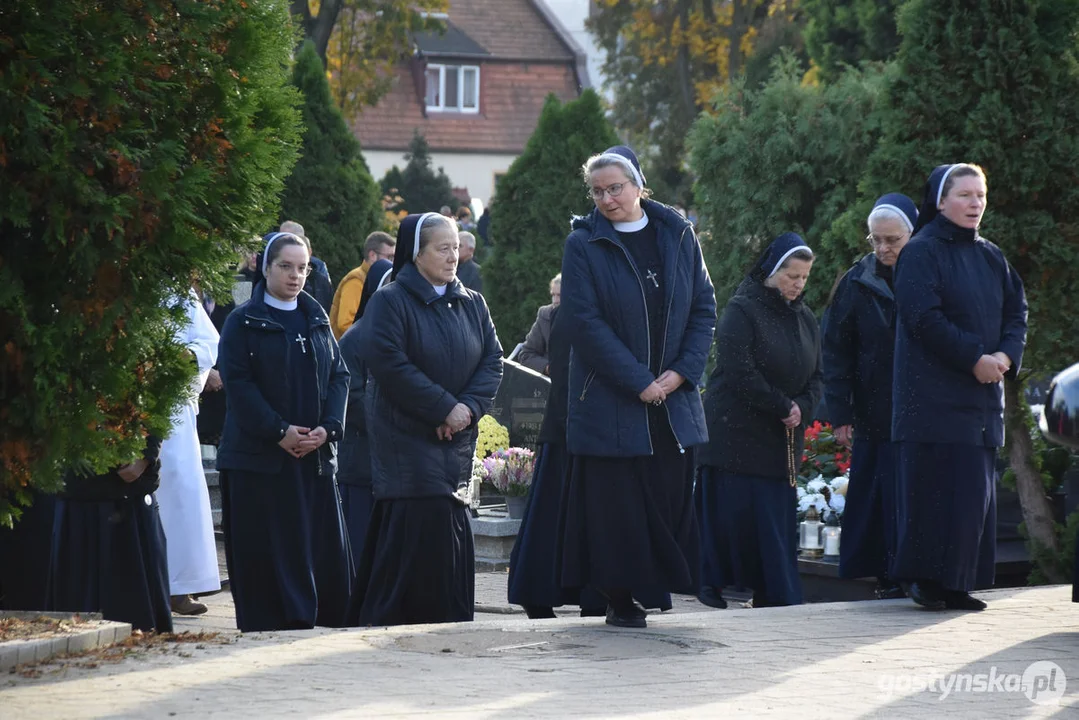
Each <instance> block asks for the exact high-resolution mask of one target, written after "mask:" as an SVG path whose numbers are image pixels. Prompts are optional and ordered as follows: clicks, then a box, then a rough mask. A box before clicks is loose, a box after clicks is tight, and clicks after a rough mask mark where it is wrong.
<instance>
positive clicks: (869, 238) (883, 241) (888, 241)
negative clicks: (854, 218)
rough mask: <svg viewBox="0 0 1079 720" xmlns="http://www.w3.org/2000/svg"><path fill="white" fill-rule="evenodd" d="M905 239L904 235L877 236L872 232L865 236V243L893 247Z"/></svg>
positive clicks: (880, 246)
mask: <svg viewBox="0 0 1079 720" xmlns="http://www.w3.org/2000/svg"><path fill="white" fill-rule="evenodd" d="M906 239H907V236H906V235H892V236H891V237H878V236H876V235H874V234H873V233H869V234H868V235H866V236H865V240H866V242H867V243H869V244H870V245H872V246H873V247H875V248H882V247H887V248H895V247H898V246H899V245H900V244H902V242H903V241H904V240H906Z"/></svg>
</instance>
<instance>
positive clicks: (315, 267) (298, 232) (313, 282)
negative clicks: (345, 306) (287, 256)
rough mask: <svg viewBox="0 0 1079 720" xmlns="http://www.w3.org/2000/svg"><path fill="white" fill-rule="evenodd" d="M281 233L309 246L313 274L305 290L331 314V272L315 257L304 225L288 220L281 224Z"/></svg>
mask: <svg viewBox="0 0 1079 720" xmlns="http://www.w3.org/2000/svg"><path fill="white" fill-rule="evenodd" d="M280 232H283V233H291V234H293V235H295V236H296V237H298V238H300V240H302V241H303V243H304V245H306V246H307V252H308V253H310V254H311V268H312V272H311V277H310V278H308V281H307V283H306V284H305V289H306V290H307V293H308V294H309V295H310V296H311V297H313V298H315V300H318V304H319V305H321V306H322V309H323V310H324V311H326V312H330V309H331V308H332V307H333V281H332V280H330V271H329V270H328V269H327V268H326V263H324V262H322V261H321V260H319V259H318V258H317V257H315V250H314V248H313V247H312V245H311V239H310V238H308V237H307V235H305V234H304V231H303V225H301V224H300V223H298V222H293V221H292V220H286V221H285V222H283V223H281V227H280Z"/></svg>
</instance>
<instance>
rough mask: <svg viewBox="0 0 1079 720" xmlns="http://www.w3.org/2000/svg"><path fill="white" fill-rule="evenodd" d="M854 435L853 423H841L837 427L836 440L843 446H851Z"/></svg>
mask: <svg viewBox="0 0 1079 720" xmlns="http://www.w3.org/2000/svg"><path fill="white" fill-rule="evenodd" d="M853 437H854V426H853V425H840V426H839V427H837V428H836V429H835V441H836V442H837V443H839V444H840V445H842V446H843V447H850V446H851V443H852V438H853Z"/></svg>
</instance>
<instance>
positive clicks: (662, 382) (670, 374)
mask: <svg viewBox="0 0 1079 720" xmlns="http://www.w3.org/2000/svg"><path fill="white" fill-rule="evenodd" d="M685 381H686V379H685V378H684V377H682V376H681V375H679V374H678V373H676V372H675V371H674V370H667V371H665V372H664V373H663V374H662V375H660V376H659V377H658V378H656V379H655V380H653V381H652V383H651V384H650V385H649V386H648V387H646V388H645V389H644V390H642V391H641V394H640V395H639V397H640V398H641V402H643V403H650V404H652V405H662V404H663V403H664V402H666V400H667V396H668V395H670V394H671V393H673V392H674V391H675V390H677V389H678V388H680V387H681V386H682V383H684V382H685Z"/></svg>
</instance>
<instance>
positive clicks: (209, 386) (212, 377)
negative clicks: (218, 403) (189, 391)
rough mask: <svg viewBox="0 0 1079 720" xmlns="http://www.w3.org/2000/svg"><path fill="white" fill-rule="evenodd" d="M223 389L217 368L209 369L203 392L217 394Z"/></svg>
mask: <svg viewBox="0 0 1079 720" xmlns="http://www.w3.org/2000/svg"><path fill="white" fill-rule="evenodd" d="M223 387H224V385H223V384H222V382H221V373H219V372H218V371H217V368H210V374H209V375H207V376H206V385H205V386H204V387H203V390H207V391H209V392H217V391H218V390H220V389H221V388H223Z"/></svg>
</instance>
